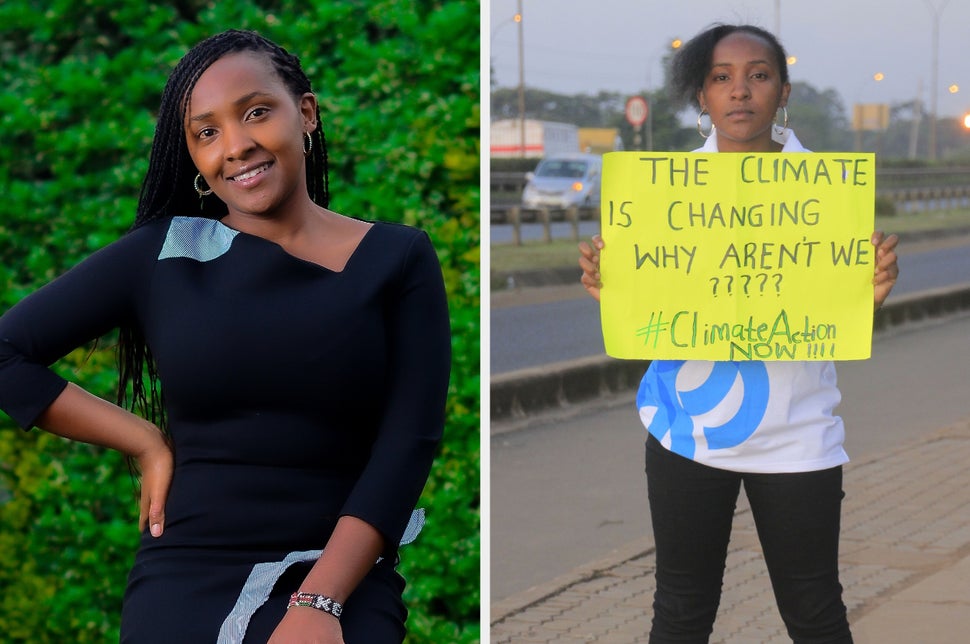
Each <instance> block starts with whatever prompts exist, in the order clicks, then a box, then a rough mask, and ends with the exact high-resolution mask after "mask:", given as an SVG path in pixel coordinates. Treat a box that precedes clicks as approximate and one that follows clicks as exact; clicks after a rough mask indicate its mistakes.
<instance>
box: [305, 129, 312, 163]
mask: <svg viewBox="0 0 970 644" xmlns="http://www.w3.org/2000/svg"><path fill="white" fill-rule="evenodd" d="M303 135H304V136H305V137H306V145H304V146H303V156H305V157H308V156H310V151H311V150H312V149H313V137H312V136H310V133H309V132H304V133H303Z"/></svg>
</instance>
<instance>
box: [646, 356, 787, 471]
mask: <svg viewBox="0 0 970 644" xmlns="http://www.w3.org/2000/svg"><path fill="white" fill-rule="evenodd" d="M684 362H685V361H683V360H657V361H654V362H653V363H652V364H651V366H650V369H648V370H647V373H646V374H644V376H643V380H642V381H641V382H640V390H639V392H638V393H637V408H638V409H640V408H643V407H656V408H657V412H656V414H655V415H654V417H653V420H652V421H651V423H650V425H649V426H648V427H647V430H648V431H649V432H650V433H651V434H653V436H654V437H656V439H657V440H663V439H664V437H666V435H667V433H668V432H669V433H670V449H671V451H673V452H674V453H676V454H680V455H681V456H684V457H686V458H693V457H694V451H695V449H696V442H695V440H694V417H695V416H700V415H702V414H706V413H708V412H710V411H712V410H714V409H715V408H717V406H718V405H720V404H721V403H722V402H723V401H724V398H725V396H727V394H728V392H730V391H731V388H732V387H734V385H735V383H736V382H737V379H738V377H739V376H740V378H741V384H742V386H743V388H744V393H743V397H742V400H741V406H740V407H739V408H738V411H737V413H736V414H735V415H734V416H733V417H731V418H730V419H728V420H727V421H726V422H725V423H723V424H721V425H718V426H716V427H707V426H705V427H704V430H703V431H704V438H705V439H706V441H707V446H708V448H709V449H725V448H728V447H734V446H736V445H740V444H741V443H743V442H744V441H745V440H747V438H748V437H749V436H751V434H753V433H754V431H755V429H757V428H758V425H759V424H760V423H761V420H762V419H763V418H764V415H765V411H766V410H767V408H768V392H769V386H768V370H767V369H766V368H765V365H764V363H762V362H715V363H714V368H713V369H712V370H711V374H710V376H708V378H707V380H706V381H704V383H703V384H702V385H701V386H700V387H697V388H696V389H691V390H689V391H677V374H678V373H680V370H681V368H682V367H683V366H684Z"/></svg>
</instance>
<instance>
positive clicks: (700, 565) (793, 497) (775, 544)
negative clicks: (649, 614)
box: [646, 436, 852, 644]
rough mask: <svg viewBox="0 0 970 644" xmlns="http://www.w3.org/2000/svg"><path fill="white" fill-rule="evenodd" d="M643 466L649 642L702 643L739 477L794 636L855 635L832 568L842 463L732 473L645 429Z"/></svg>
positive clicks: (845, 639)
mask: <svg viewBox="0 0 970 644" xmlns="http://www.w3.org/2000/svg"><path fill="white" fill-rule="evenodd" d="M646 471H647V488H648V493H649V498H650V514H651V519H652V522H653V533H654V538H655V540H656V544H657V573H656V578H657V591H656V594H655V595H654V604H653V611H654V614H653V628H652V629H651V631H650V642H651V643H652V644H667V643H668V642H691V643H693V642H707V641H708V638H709V637H710V635H711V631H712V630H713V628H714V618H715V616H716V615H717V607H718V604H719V603H720V599H721V582H722V579H723V576H724V565H725V560H726V558H727V549H728V540H729V539H730V537H731V521H732V519H733V517H734V509H735V505H736V503H737V498H738V493H739V492H740V489H741V484H742V482H743V483H744V489H745V492H746V494H747V496H748V500H749V502H750V503H751V512H752V514H753V515H754V520H755V525H756V527H757V530H758V538H759V539H760V540H761V547H762V549H763V551H764V556H765V562H766V563H767V565H768V574H769V576H770V577H771V586H772V588H773V589H774V593H775V600H776V601H777V602H778V608H779V610H780V612H781V617H782V619H783V620H784V622H785V626H786V627H787V629H788V634H789V635H790V636H791V638H792V640H793V641H794V642H798V643H801V642H805V643H809V642H811V643H817V642H837V643H839V644H845V643H850V642H852V636H851V635H850V633H849V623H848V620H847V619H846V610H845V604H844V603H843V602H842V585H841V584H840V583H839V568H838V554H839V516H840V513H841V506H842V497H843V496H844V493H843V492H842V468H841V467H835V468H831V469H827V470H821V471H817V472H799V473H794V474H744V473H738V472H729V471H726V470H720V469H715V468H712V467H708V466H706V465H701V464H699V463H695V462H693V461H691V460H689V459H686V458H684V457H682V456H679V455H677V454H674V453H672V452H670V451H668V450H667V449H665V448H664V447H663V446H662V445H661V444H660V443H659V442H658V441H657V440H656V439H655V438H654V437H653V436H650V437H649V438H648V440H647V454H646Z"/></svg>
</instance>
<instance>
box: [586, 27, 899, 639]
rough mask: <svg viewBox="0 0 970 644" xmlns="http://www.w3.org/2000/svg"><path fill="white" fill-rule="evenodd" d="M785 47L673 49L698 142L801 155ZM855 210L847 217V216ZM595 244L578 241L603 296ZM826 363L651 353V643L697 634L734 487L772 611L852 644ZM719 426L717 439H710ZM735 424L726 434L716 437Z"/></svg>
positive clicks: (720, 564)
mask: <svg viewBox="0 0 970 644" xmlns="http://www.w3.org/2000/svg"><path fill="white" fill-rule="evenodd" d="M786 58H787V56H786V54H785V50H784V48H783V47H782V46H781V44H780V43H779V42H778V40H777V39H776V38H775V37H774V36H773V35H771V34H770V33H768V32H766V31H764V30H762V29H760V28H758V27H753V26H750V25H741V26H728V25H718V26H715V27H713V28H710V29H708V30H706V31H704V32H702V33H701V34H699V35H698V36H696V37H695V38H694V39H693V40H691V41H690V42H689V43H687V44H686V45H685V46H684V47H683V48H681V49H680V50H679V52H678V53H677V55H676V57H675V58H674V61H673V67H672V71H673V87H674V88H675V90H676V91H677V92H678V93H679V94H680V95H681V96H683V97H685V98H687V99H688V100H690V101H691V102H692V103H693V104H694V105H695V106H696V107H697V108H699V109H700V110H701V115H702V116H703V115H704V114H707V115H709V116H710V120H711V124H712V125H711V129H710V132H709V133H707V132H704V131H703V130H702V128H701V126H700V124H701V122H702V121H701V118H698V130H699V131H700V132H701V136H704V137H705V138H706V141H705V144H704V145H703V147H701V148H699V149H698V150H695V151H696V152H808V150H806V149H805V148H804V147H802V145H801V143H800V142H799V141H798V139H797V138H796V137H795V134H794V133H793V132H792V131H791V130H789V129H787V128H786V127H784V126H777V125H776V124H775V120H776V114H777V112H778V111H779V110H781V111H782V112H783V113H784V121H785V124H786V125H787V120H788V118H787V109H786V105H787V103H788V95H789V92H790V91H791V85H790V84H789V81H788V69H787V65H786ZM846 216H851V213H846ZM897 241H898V240H897V238H896V236H895V235H890V236H888V237H887V236H884V235H883V234H882V233H879V232H877V233H875V234H873V236H872V243H873V245H874V246H875V252H876V267H875V276H874V280H873V283H874V298H875V306H876V307H877V308H878V307H879V306H880V305H881V304H882V303H883V302H884V301H885V299H886V297H887V296H888V295H889V292H890V291H891V290H892V287H893V285H894V284H895V282H896V278H897V275H898V274H899V269H898V267H897V264H896V254H895V247H896V243H897ZM602 248H603V240H602V239H601V238H600V237H599V236H596V237H594V238H593V241H592V244H587V243H582V244H580V251H581V257H580V260H579V263H580V266H581V267H582V268H583V276H582V283H583V285H584V286H585V287H586V290H587V291H589V293H590V295H592V296H593V297H594V298H596V299H597V300H599V293H600V288H601V287H602V284H601V282H600V274H599V260H600V256H599V254H600V250H601V249H602ZM840 400H841V394H840V392H839V389H838V386H837V384H836V374H835V365H834V364H833V363H832V362H830V361H829V362H826V361H812V362H809V361H790V362H759V361H748V362H708V361H700V360H686V361H685V360H654V361H653V362H651V364H650V368H649V369H648V370H647V373H646V374H645V375H644V377H643V381H642V383H641V385H640V390H639V392H638V394H637V408H638V410H639V414H640V418H641V420H642V421H643V423H644V424H645V426H646V427H647V429H648V431H649V436H648V438H647V447H646V472H647V485H648V489H649V499H650V509H651V518H652V522H653V530H654V537H655V540H656V546H657V572H656V579H657V591H656V594H655V596H654V606H653V608H654V616H653V626H652V629H651V634H650V641H651V642H675V641H676V642H706V641H708V638H709V637H710V634H711V632H712V630H713V624H714V618H715V616H716V614H717V608H718V604H719V601H720V593H721V581H722V576H723V573H724V567H725V560H726V556H727V548H728V542H729V539H730V532H731V522H732V518H733V515H734V510H735V505H736V502H737V498H738V494H739V492H740V487H741V485H742V484H743V485H744V488H745V492H746V494H747V497H748V499H749V501H750V503H751V509H752V514H753V516H754V519H755V523H756V525H757V529H758V535H759V538H760V540H761V545H762V548H763V550H764V554H765V561H766V563H767V567H768V572H769V575H770V577H771V582H772V586H773V589H774V593H775V597H776V599H777V602H778V606H779V610H780V612H781V615H782V618H783V619H784V621H785V625H786V627H787V629H788V633H789V635H790V636H791V637H792V639H793V640H794V641H796V642H851V641H852V636H851V634H850V632H849V625H848V620H847V619H846V608H845V604H844V603H843V601H842V586H841V584H840V583H839V571H838V543H839V519H840V512H841V501H842V497H843V492H842V465H843V464H844V463H845V462H847V461H848V457H847V456H846V453H845V450H844V449H843V446H842V444H843V439H844V435H845V434H844V427H843V424H842V420H841V419H840V418H839V417H838V416H836V415H835V414H834V413H833V411H834V409H835V407H836V406H837V405H838V404H839V401H840ZM719 433H720V436H719V435H718V434H719ZM728 434H730V437H729V438H730V440H724V439H725V437H727V435H728Z"/></svg>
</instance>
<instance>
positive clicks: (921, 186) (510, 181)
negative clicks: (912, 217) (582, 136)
mask: <svg viewBox="0 0 970 644" xmlns="http://www.w3.org/2000/svg"><path fill="white" fill-rule="evenodd" d="M525 184H526V180H525V173H524V172H493V173H492V174H491V178H490V188H491V193H492V194H493V195H496V196H498V195H515V197H514V198H513V199H514V201H508V200H506V201H505V203H501V202H496V201H494V200H493V203H492V206H491V213H490V217H489V221H491V223H492V224H511V225H513V226H514V227H516V228H517V226H518V225H520V224H522V223H530V222H535V223H543V224H546V225H547V226H546V229H547V231H548V224H549V223H550V222H556V221H568V222H578V221H593V220H595V219H597V218H598V217H599V207H598V206H594V207H585V208H566V209H563V208H542V209H527V208H523V207H521V206H520V205H519V204H518V203H516V202H517V198H518V195H521V194H522V189H523V188H525ZM876 197H878V198H884V199H888V200H889V201H892V202H893V203H895V204H897V205H905V204H912V203H923V204H926V206H925V208H926V209H928V210H932V209H939V208H945V207H948V206H950V205H951V204H952V203H953V202H954V201H962V200H966V199H970V167H954V168H898V169H886V170H879V171H878V172H877V173H876ZM516 234H517V230H516V231H515V232H513V235H516ZM547 234H548V232H547ZM577 235H578V232H577ZM513 243H517V242H515V241H513Z"/></svg>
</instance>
